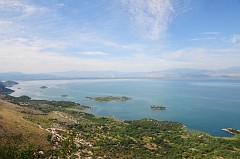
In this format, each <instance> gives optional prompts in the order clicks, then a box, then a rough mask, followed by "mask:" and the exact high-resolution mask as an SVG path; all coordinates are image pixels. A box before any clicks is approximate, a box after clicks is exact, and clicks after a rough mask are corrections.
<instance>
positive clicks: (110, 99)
mask: <svg viewBox="0 0 240 159" xmlns="http://www.w3.org/2000/svg"><path fill="white" fill-rule="evenodd" d="M86 98H88V99H91V100H95V101H96V102H114V101H127V100H131V98H130V97H126V96H122V97H113V96H106V97H86Z"/></svg>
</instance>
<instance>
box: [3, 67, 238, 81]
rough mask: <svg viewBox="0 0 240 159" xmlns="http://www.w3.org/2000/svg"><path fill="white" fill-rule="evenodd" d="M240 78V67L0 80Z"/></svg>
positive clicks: (58, 74) (12, 74)
mask: <svg viewBox="0 0 240 159" xmlns="http://www.w3.org/2000/svg"><path fill="white" fill-rule="evenodd" d="M208 77H230V78H240V67H232V68H227V69H222V70H206V69H169V70H164V71H152V72H117V71H69V72H53V73H46V74H24V73H18V72H10V73H0V80H9V79H11V80H41V79H42V80H46V79H74V78H208Z"/></svg>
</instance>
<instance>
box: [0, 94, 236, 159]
mask: <svg viewBox="0 0 240 159" xmlns="http://www.w3.org/2000/svg"><path fill="white" fill-rule="evenodd" d="M0 97H1V99H4V100H8V101H10V102H12V103H13V102H14V103H15V104H18V105H19V106H16V105H14V106H13V104H12V106H11V107H12V108H11V107H10V106H8V107H6V106H5V107H4V104H2V105H1V103H0V112H1V111H2V109H3V108H4V109H5V110H7V109H10V108H11V110H8V111H9V112H12V114H11V116H13V117H14V118H15V116H16V119H17V116H21V117H22V122H27V123H29V124H32V125H38V126H39V128H38V129H39V130H41V131H43V130H45V132H46V133H48V136H47V137H46V136H45V137H44V136H42V140H43V141H47V142H48V143H49V144H50V147H47V148H45V149H44V148H41V145H36V146H30V143H31V144H32V142H30V141H29V146H25V147H19V146H17V144H15V145H14V144H11V145H8V144H5V145H2V146H0V154H1V155H2V156H0V158H7V157H6V156H8V155H10V158H21V157H22V156H25V158H27V157H28V158H41V157H43V156H44V157H46V158H67V157H68V158H84V157H92V158H107V159H110V158H121V159H128V158H138V159H145V158H149V159H156V158H169V159H179V158H191V159H195V158H199V159H200V158H215V159H218V158H219V159H220V158H221V159H231V158H239V156H240V139H239V138H231V140H229V139H225V138H219V137H213V136H210V135H207V134H205V133H200V132H199V133H189V132H188V131H187V129H186V128H185V127H184V126H183V125H182V124H181V123H178V122H170V121H157V120H153V119H142V120H133V121H117V120H115V119H114V118H113V117H97V116H94V115H92V114H87V113H84V112H80V111H73V110H69V109H68V108H72V107H74V108H75V106H76V103H74V102H66V101H44V100H40V103H41V104H40V103H39V101H38V100H30V99H29V98H28V97H27V96H22V97H18V98H16V97H11V96H7V95H1V96H0ZM3 103H5V104H6V103H7V102H3ZM22 103H24V104H26V105H22V106H20V104H22ZM46 105H47V106H46ZM44 106H46V107H44ZM77 106H78V107H79V105H77ZM49 107H54V108H49ZM1 108H2V109H1ZM3 114H6V113H5V112H3V113H2V115H1V114H0V115H1V116H2V118H1V116H0V125H1V124H2V123H3V121H4V120H5V118H6V115H5V116H3ZM14 114H15V115H14ZM9 115H10V114H9ZM18 118H19V117H18ZM13 124H14V123H13ZM18 124H19V123H18ZM4 127H7V126H6V125H5V126H4ZM40 127H41V128H40ZM35 128H36V127H35ZM0 130H1V129H0ZM22 133H23V132H22ZM31 133H32V134H36V133H37V132H35V129H34V130H32V131H31ZM20 134H21V133H20ZM23 134H24V133H23ZM0 140H1V141H2V140H3V138H0ZM5 140H6V139H5ZM8 140H9V142H10V141H11V140H12V141H15V140H16V139H15V138H8ZM36 140H37V139H36ZM1 141H0V143H2V142H1ZM27 141H28V140H27ZM5 143H6V141H5ZM39 146H40V147H39ZM22 158H24V157H22Z"/></svg>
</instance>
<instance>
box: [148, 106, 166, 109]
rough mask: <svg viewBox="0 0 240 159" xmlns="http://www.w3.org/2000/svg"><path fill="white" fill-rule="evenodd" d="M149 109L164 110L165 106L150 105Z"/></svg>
mask: <svg viewBox="0 0 240 159" xmlns="http://www.w3.org/2000/svg"><path fill="white" fill-rule="evenodd" d="M151 109H153V110H166V107H165V106H160V105H152V106H151Z"/></svg>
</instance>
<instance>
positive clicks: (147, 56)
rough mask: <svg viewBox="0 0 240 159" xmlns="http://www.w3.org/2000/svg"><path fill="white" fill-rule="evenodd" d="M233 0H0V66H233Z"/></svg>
mask: <svg viewBox="0 0 240 159" xmlns="http://www.w3.org/2000/svg"><path fill="white" fill-rule="evenodd" d="M239 7H240V2H239V1H238V0H231V1H229V0H222V1H216V0H212V1H209V0H195V1H193V0H183V1H181V2H180V1H177V0H91V1H89V0H81V1H74V0H70V1H66V0H57V1H56V0H49V1H34V0H8V1H4V0H0V35H1V36H0V47H1V50H0V56H1V58H0V72H24V73H50V72H67V71H118V72H151V71H163V70H168V69H178V68H180V69H181V68H184V69H185V68H188V69H208V70H219V69H226V68H230V67H239V61H240V30H239V28H240V21H239V18H240V10H239Z"/></svg>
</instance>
